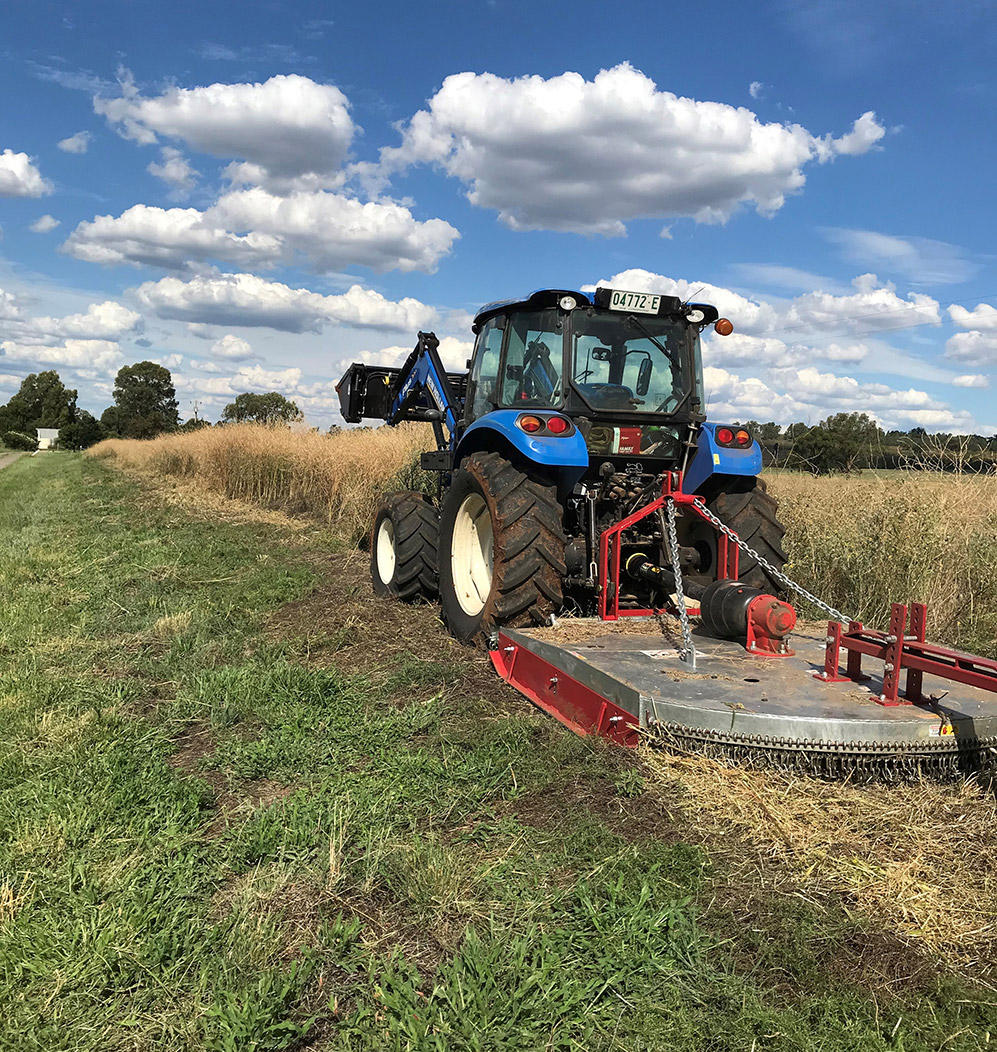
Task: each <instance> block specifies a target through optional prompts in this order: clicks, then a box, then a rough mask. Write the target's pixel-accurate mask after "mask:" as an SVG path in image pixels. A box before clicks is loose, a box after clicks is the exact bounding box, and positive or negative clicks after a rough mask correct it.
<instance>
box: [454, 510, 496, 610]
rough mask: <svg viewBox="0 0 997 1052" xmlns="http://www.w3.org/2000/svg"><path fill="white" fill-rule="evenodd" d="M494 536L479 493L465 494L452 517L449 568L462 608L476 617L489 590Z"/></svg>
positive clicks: (490, 587) (490, 520)
mask: <svg viewBox="0 0 997 1052" xmlns="http://www.w3.org/2000/svg"><path fill="white" fill-rule="evenodd" d="M493 552H494V535H493V533H492V517H491V515H490V514H489V512H488V505H487V504H486V503H485V500H484V498H483V497H482V496H481V495H480V494H478V493H472V494H471V495H470V496H468V497H465V498H464V501H463V503H462V504H461V506H460V507H459V508H458V509H457V518H456V519H455V520H454V526H453V541H452V544H451V547H450V569H451V573H452V576H453V586H454V592H455V593H456V595H457V602H458V603H460V607H461V609H462V610H463V611H464V613H465V614H467V615H468V616H470V617H476V616H477V615H478V614H480V613H481V611H482V610H483V609H484V608H485V601H486V600H487V599H488V593H489V592H490V591H491V590H492V560H493Z"/></svg>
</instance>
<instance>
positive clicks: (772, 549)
mask: <svg viewBox="0 0 997 1052" xmlns="http://www.w3.org/2000/svg"><path fill="white" fill-rule="evenodd" d="M706 506H707V507H708V508H709V509H710V511H712V512H713V513H714V515H716V516H717V518H718V519H720V521H721V522H722V523H723V524H724V525H725V526H729V527H730V528H731V529H732V530H733V531H734V532H735V533H736V534H737V535H738V536H739V537H740V538H741V540H742V541H744V542H745V543H746V544H747V545H748V546H749V547H750V548H753V549H754V550H755V551H756V552H758V554H759V555H760V556H761V557H762V558H763V559H765V560H766V561H767V562H770V563H771V564H772V565H773V566H775V567H776V569H778V570H782V568H783V566H785V564H786V552H785V550H784V549H783V546H782V540H783V537H784V536H785V533H786V527H785V526H783V525H782V523H781V522H780V521H779V503H778V501H776V499H775V498H774V497H772V496H771V495H770V494H769V493H768V491H767V490H766V487H765V483H764V482H763V481H762V480H761V479H760V478H739V479H735V480H729V481H728V483H727V485H726V487H725V489H723V490H722V491H720V492H717V491H714V492H713V494H712V495H711V494H706ZM685 543H690V544H692V546H693V547H695V548H696V549H697V551H698V552H699V558H700V573H699V574H697V575H693V576H692V577H691V580H692V582H694V585H698V586H699V589H703V588H705V587H707V586H708V585H710V584H712V583H713V582H714V581H715V580H716V579H717V569H718V566H717V538H716V532H715V531H714V529H713V527H712V526H711V525H709V523H706V522H700V523H694V524H693V526H692V531H691V536H690V538H689V540H688V541H686V542H685ZM738 571H739V572H738V580H739V581H741V582H743V583H744V584H747V585H751V587H752V588H758V589H760V590H761V591H762V592H765V593H766V594H772V595H781V594H782V593H783V592H784V591H785V588H784V587H783V585H782V583H781V582H780V581H779V580H778V578H776V577H773V576H772V574H770V573H769V571H768V570H766V569H765V568H764V567H763V566H761V565H760V564H759V563H758V562H757V560H755V559H754V558H752V557H751V556H750V555H747V554H746V553H745V552H740V553H739V562H738Z"/></svg>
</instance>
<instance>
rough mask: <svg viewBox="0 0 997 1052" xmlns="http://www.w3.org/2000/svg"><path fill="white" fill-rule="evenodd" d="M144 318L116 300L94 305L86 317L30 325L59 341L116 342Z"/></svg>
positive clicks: (45, 319)
mask: <svg viewBox="0 0 997 1052" xmlns="http://www.w3.org/2000/svg"><path fill="white" fill-rule="evenodd" d="M140 321H141V315H140V314H138V313H137V312H136V311H133V310H131V309H129V308H128V307H125V306H123V305H122V304H120V303H118V302H116V301H115V300H104V302H103V303H91V304H90V306H89V307H87V309H86V311H85V312H84V313H83V314H68V315H66V316H65V317H62V318H49V317H39V318H33V319H32V320H31V322H30V328H31V329H32V331H34V332H37V333H40V334H43V335H47V336H54V337H57V338H60V337H65V336H83V337H87V338H91V339H110V340H116V339H119V338H120V337H121V336H124V335H125V333H127V332H130V331H131V330H132V329H134V328H135V327H136V326H137V325H138V323H139V322H140Z"/></svg>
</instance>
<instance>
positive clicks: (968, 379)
mask: <svg viewBox="0 0 997 1052" xmlns="http://www.w3.org/2000/svg"><path fill="white" fill-rule="evenodd" d="M952 383H953V385H954V386H955V387H989V386H990V379H989V377H987V376H984V374H983V373H967V374H966V375H965V376H957V377H956V378H955V379H954V380H953V381H952Z"/></svg>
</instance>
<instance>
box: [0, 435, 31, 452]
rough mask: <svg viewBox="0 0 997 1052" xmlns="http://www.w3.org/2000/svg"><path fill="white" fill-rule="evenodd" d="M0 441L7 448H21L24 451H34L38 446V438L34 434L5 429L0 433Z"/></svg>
mask: <svg viewBox="0 0 997 1052" xmlns="http://www.w3.org/2000/svg"><path fill="white" fill-rule="evenodd" d="M0 441H2V442H3V444H4V445H5V446H6V447H7V448H8V449H23V450H24V451H25V452H26V453H34V451H35V450H36V449H37V448H38V439H37V438H36V437H35V436H34V435H25V434H22V433H21V432H20V431H6V432H4V434H3V435H0Z"/></svg>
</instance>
